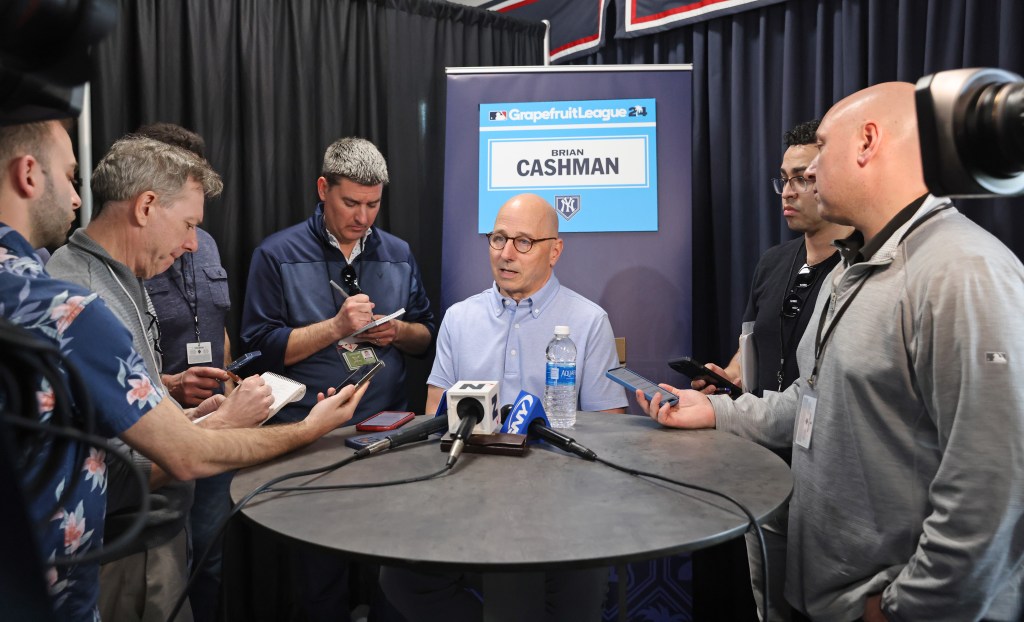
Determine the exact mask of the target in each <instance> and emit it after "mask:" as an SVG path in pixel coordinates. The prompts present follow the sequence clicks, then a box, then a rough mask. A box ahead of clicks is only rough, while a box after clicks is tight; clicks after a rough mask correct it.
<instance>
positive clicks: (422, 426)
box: [356, 391, 448, 458]
mask: <svg viewBox="0 0 1024 622" xmlns="http://www.w3.org/2000/svg"><path fill="white" fill-rule="evenodd" d="M447 395H448V392H447V391H445V392H444V393H442V394H441V401H439V402H438V403H437V412H435V413H434V416H433V417H432V418H430V419H428V420H426V421H421V422H419V423H417V424H416V425H411V426H409V427H407V428H402V429H401V430H399V431H397V432H395V433H394V434H388V435H387V436H385V437H384V438H382V439H380V440H379V441H376V442H374V443H370V444H369V445H367V446H366V447H363V448H362V449H360V450H359V451H357V452H356V456H358V458H365V457H366V456H372V455H373V454H377V453H380V452H382V451H385V450H387V449H394V448H396V447H401V446H402V445H407V444H409V443H415V442H418V441H422V440H425V439H426V438H427V437H428V436H430V435H431V434H434V433H436V432H440V431H442V430H446V429H448V417H447V415H448V400H447Z"/></svg>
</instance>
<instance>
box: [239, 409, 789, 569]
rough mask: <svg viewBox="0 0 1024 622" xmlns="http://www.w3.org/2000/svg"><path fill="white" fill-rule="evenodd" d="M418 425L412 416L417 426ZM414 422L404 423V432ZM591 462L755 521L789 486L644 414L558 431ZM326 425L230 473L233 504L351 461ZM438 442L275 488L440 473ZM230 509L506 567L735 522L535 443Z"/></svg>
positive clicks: (721, 442)
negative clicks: (283, 478)
mask: <svg viewBox="0 0 1024 622" xmlns="http://www.w3.org/2000/svg"><path fill="white" fill-rule="evenodd" d="M420 420H423V417H417V420H416V422H413V423H417V422H419V421H420ZM408 425H413V424H408ZM568 433H569V435H570V436H572V437H574V438H575V439H576V440H577V442H579V443H581V444H583V445H586V446H587V447H589V448H590V449H593V450H594V451H596V452H597V454H598V456H600V457H601V458H603V459H605V460H608V461H611V462H614V463H617V464H621V465H624V466H628V467H631V468H634V469H638V470H642V471H649V472H653V473H657V474H659V475H663V476H665V477H669V478H673V479H676V480H681V481H684V482H687V483H690V484H695V485H698V486H702V487H705V488H710V489H712V490H716V491H720V492H723V493H725V494H727V495H729V496H731V497H733V498H734V499H736V500H738V501H740V502H741V503H743V504H744V505H746V507H747V508H748V509H749V510H750V512H751V513H752V514H753V515H754V516H755V517H756V518H757V520H758V521H759V522H761V521H763V520H764V519H765V518H767V517H768V516H770V515H771V514H772V513H774V512H775V511H776V510H777V509H778V508H779V507H780V506H781V505H782V504H783V503H784V502H785V501H786V500H787V499H788V497H789V494H790V491H791V490H792V484H793V480H792V477H791V475H790V472H789V468H788V467H787V466H786V464H785V462H783V461H782V459H780V458H779V457H778V456H776V455H775V454H773V453H772V452H770V451H769V450H767V449H765V448H763V447H761V446H759V445H757V444H755V443H752V442H750V441H747V440H744V439H741V438H738V437H736V436H734V435H732V434H728V433H725V432H719V431H716V430H699V431H689V430H670V429H666V428H662V427H661V426H659V425H658V424H657V423H656V422H654V421H653V420H651V419H650V418H649V417H645V416H636V415H619V414H608V413H586V412H584V413H580V414H579V416H578V418H577V422H576V427H575V429H573V430H571V431H569V432H568ZM353 434H357V432H356V431H355V430H354V429H353V428H351V427H349V428H344V429H341V430H336V431H334V432H332V433H330V434H328V435H327V436H325V437H323V438H322V439H320V440H319V441H317V442H316V443H313V444H312V445H310V446H309V447H307V448H305V449H303V450H300V451H297V452H294V453H292V454H289V455H287V456H284V457H282V458H279V459H277V460H275V461H272V462H269V463H267V464H264V465H260V466H258V467H253V468H250V469H246V470H243V471H240V472H239V473H238V474H237V475H236V476H235V478H234V481H233V483H232V486H231V492H232V496H233V498H234V499H235V501H236V502H237V501H238V500H239V499H240V498H242V497H243V496H244V495H246V494H247V493H248V492H250V491H251V490H253V489H254V488H256V487H257V486H258V485H260V484H262V483H264V482H266V481H267V480H269V479H271V478H273V477H276V476H279V475H282V474H285V473H289V472H293V471H298V470H303V469H309V468H314V467H318V466H326V465H328V464H331V463H333V462H337V461H338V460H341V459H342V458H344V457H345V456H347V455H350V454H351V453H352V451H353V450H352V449H351V448H348V447H346V446H345V445H344V439H345V437H347V436H351V435H353ZM439 444H440V441H439V440H437V439H436V438H434V439H431V440H429V441H425V442H420V443H415V444H411V445H406V446H404V447H400V448H398V449H395V450H392V451H388V452H384V453H381V454H378V455H376V456H373V457H370V458H367V459H364V460H361V461H357V462H353V463H351V464H349V465H347V466H345V467H344V468H341V469H338V470H337V471H334V472H333V473H330V474H327V475H321V476H316V477H304V478H298V479H295V480H290V481H289V482H288V483H286V484H282V485H297V484H299V483H303V482H309V483H311V484H315V485H326V484H349V483H362V482H379V481H387V480H396V479H403V478H408V477H416V476H421V475H426V474H429V473H433V472H435V471H438V470H440V469H442V468H443V467H444V464H445V460H446V458H447V454H446V453H442V452H441V451H440V449H439ZM242 513H243V514H244V515H245V516H246V517H247V518H249V519H250V520H252V521H254V522H255V523H257V524H258V525H261V526H262V527H264V528H266V529H268V530H270V531H272V532H276V533H277V534H280V535H281V536H283V537H285V538H290V539H294V540H298V541H301V542H304V543H307V544H312V545H315V546H319V547H323V548H325V549H329V550H334V551H338V552H341V553H344V554H345V555H347V556H350V557H352V558H355V559H363V560H370V561H373V562H375V563H383V564H390V565H416V566H418V567H430V568H432V569H437V570H444V569H453V568H460V569H463V570H475V571H480V572H488V571H491V572H510V571H513V572H519V571H536V570H540V569H554V568H561V569H568V568H582V567H591V566H598V565H611V564H616V563H623V562H629V561H639V560H644V559H652V558H657V557H664V556H667V555H672V554H676V553H681V552H686V551H691V550H695V549H699V548H703V547H707V546H711V545H714V544H717V543H719V542H723V541H725V540H728V539H731V538H734V537H737V536H739V535H741V534H742V533H743V532H744V531H745V530H746V527H747V519H746V516H745V515H744V514H743V513H742V512H741V511H740V510H739V509H738V508H736V506H734V505H733V504H731V503H729V502H728V501H726V500H724V499H722V498H720V497H717V496H715V495H712V494H709V493H705V492H698V491H694V490H690V489H685V488H682V487H679V486H675V485H672V484H667V483H664V482H659V481H654V480H647V479H642V478H637V477H634V476H631V475H628V474H625V473H621V472H619V471H616V470H614V469H612V468H610V467H608V466H605V465H602V464H599V463H595V462H588V461H586V460H583V459H581V458H578V457H576V456H574V455H572V454H568V453H565V452H563V451H561V450H559V449H556V448H554V447H551V446H549V445H547V444H544V443H539V444H532V445H531V446H530V448H529V450H528V452H527V454H526V455H525V456H522V457H515V456H492V455H480V454H468V453H464V454H463V455H462V457H461V458H460V459H459V462H458V463H457V464H456V465H455V468H454V469H452V471H451V472H449V473H448V474H446V475H444V476H442V477H438V478H436V479H433V480H429V481H423V482H416V483H412V484H404V485H400V486H391V487H384V488H372V489H355V490H337V491H327V492H301V493H300V492H271V493H264V494H262V495H259V496H257V497H256V498H255V499H254V500H253V501H251V502H250V503H249V505H248V506H246V508H245V509H243V510H242Z"/></svg>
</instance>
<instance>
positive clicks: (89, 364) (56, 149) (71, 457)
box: [0, 121, 365, 621]
mask: <svg viewBox="0 0 1024 622" xmlns="http://www.w3.org/2000/svg"><path fill="white" fill-rule="evenodd" d="M76 166H77V163H76V161H75V157H74V153H73V151H72V149H71V140H70V138H69V136H68V134H67V131H66V130H65V129H64V128H63V127H62V126H61V124H60V123H58V122H56V121H48V122H41V123H30V124H23V125H16V126H10V127H0V314H2V315H3V316H4V317H5V318H6V319H8V320H10V321H12V322H14V323H15V324H17V325H19V326H21V327H22V328H24V329H26V330H28V331H29V332H31V333H32V334H34V335H35V336H37V337H38V338H39V339H40V340H41V341H46V342H49V343H52V344H54V345H57V346H58V347H59V348H60V351H61V353H62V354H63V356H64V358H65V360H67V361H69V362H70V363H71V364H73V365H74V367H75V368H76V369H77V370H78V371H79V373H80V374H81V375H82V377H83V379H84V381H85V382H84V384H85V386H87V387H88V389H89V397H90V399H91V401H92V403H93V404H95V405H96V406H97V413H96V424H97V428H98V429H97V432H98V433H99V434H102V435H107V436H111V437H113V436H119V437H120V438H121V439H122V440H124V441H125V442H127V443H128V444H129V445H131V446H132V447H134V448H136V449H138V450H139V451H141V452H143V453H144V454H145V455H147V456H148V457H150V458H151V459H152V460H153V461H154V462H156V463H158V464H159V465H160V466H161V467H162V468H163V469H164V470H165V471H167V472H168V473H169V474H171V475H172V476H173V477H175V478H177V479H180V480H189V479H194V478H196V477H205V476H208V475H213V474H216V473H220V472H223V471H225V470H229V469H233V468H239V467H242V466H247V465H251V464H255V463H257V462H261V461H264V460H267V459H269V458H271V457H274V456H277V455H280V454H282V453H284V452H287V451H290V450H292V449H295V448H297V447H300V446H302V445H305V444H308V443H310V442H312V441H314V440H316V439H317V438H319V437H320V436H322V435H323V434H326V433H327V432H328V431H330V430H333V429H334V428H336V427H338V426H340V425H342V424H344V423H345V422H347V421H348V420H349V419H351V417H352V413H353V412H354V410H355V406H356V404H357V403H358V402H359V398H361V397H362V394H363V392H364V391H365V385H364V387H363V388H361V389H360V390H359V391H354V390H353V389H352V388H351V387H346V389H344V390H342V391H341V392H340V393H338V394H336V395H333V396H330V397H327V398H325V399H323V400H322V401H321V402H319V403H318V404H317V405H316V406H315V407H314V408H313V409H312V410H311V412H310V414H309V416H308V417H307V418H306V419H304V420H303V421H302V422H300V423H297V424H292V425H282V426H274V427H273V428H262V429H228V430H210V429H205V428H203V427H202V426H200V425H193V424H192V423H191V421H189V419H188V418H187V417H186V416H184V414H183V413H182V411H181V410H180V408H179V407H178V406H177V405H176V404H174V403H173V400H170V399H164V398H165V395H164V393H163V391H162V389H161V388H160V385H159V381H157V382H154V379H152V378H151V377H150V376H149V375H148V374H147V373H146V370H145V365H144V363H143V359H142V357H140V356H139V354H138V352H136V351H135V350H134V349H133V348H132V338H131V335H130V333H129V332H128V330H127V329H126V328H125V327H124V325H123V324H121V323H120V322H119V321H118V320H117V319H116V318H115V317H114V315H113V314H112V313H111V312H110V310H109V309H108V308H107V307H106V306H105V305H104V303H103V301H102V300H100V299H99V298H98V297H97V295H96V294H94V293H92V292H89V291H87V290H85V289H84V288H81V287H78V286H75V285H71V284H69V283H65V282H62V281H58V280H56V279H54V278H52V277H51V276H50V275H49V274H47V273H46V271H45V270H44V269H43V266H42V265H41V263H40V262H39V259H38V257H37V256H36V255H35V253H34V252H33V250H32V249H33V248H39V247H43V246H54V245H57V244H60V243H62V242H63V241H64V238H65V236H66V235H67V231H68V229H69V228H70V226H71V223H72V221H73V219H74V210H75V209H77V208H78V207H79V206H80V204H81V199H80V198H79V196H78V193H77V192H76V190H75V187H74V176H75V170H76ZM67 390H69V388H68V387H65V391H67ZM332 393H333V391H332ZM6 401H7V399H6V396H4V395H2V394H0V405H2V404H4V403H6ZM37 402H38V404H39V415H38V416H39V420H41V421H44V422H45V421H47V420H49V419H50V418H51V417H52V414H53V408H54V406H55V397H54V391H53V388H52V387H51V386H49V384H48V383H47V382H46V381H45V380H42V379H41V380H40V382H39V389H38V391H37ZM21 414H25V413H21ZM75 415H78V413H77V412H76V413H75ZM76 423H84V422H76ZM65 447H66V449H65V450H63V453H62V455H59V456H58V455H56V454H55V453H54V451H55V449H54V446H53V445H52V443H51V442H49V441H48V442H47V443H46V444H44V445H43V448H42V450H41V451H34V452H32V454H31V455H19V456H14V460H15V463H16V467H17V469H18V472H19V476H20V477H19V479H20V483H21V484H22V485H24V484H25V483H27V482H32V481H39V479H40V477H41V473H40V471H41V469H42V468H43V467H44V463H45V464H46V465H53V464H54V463H57V462H59V466H60V468H58V469H55V470H54V471H52V472H50V473H49V474H48V475H47V476H46V477H47V479H46V486H44V487H43V488H42V492H41V493H37V494H36V495H35V496H34V497H32V496H29V497H28V498H27V501H28V506H29V507H28V508H27V511H28V514H29V520H30V523H31V524H32V525H34V526H35V528H36V533H35V534H34V535H35V540H36V543H37V546H38V547H39V552H40V560H41V561H44V562H46V561H52V560H54V559H55V558H58V557H65V556H69V555H76V554H79V555H80V554H82V553H84V552H86V551H89V550H92V549H96V548H99V547H100V546H101V544H102V543H101V540H102V534H103V522H104V512H105V507H106V493H107V479H106V475H107V474H106V465H105V462H104V455H103V453H102V452H101V451H98V450H96V449H93V448H90V447H88V446H87V445H84V444H82V443H70V444H69V445H66V446H65ZM68 486H73V488H72V489H71V490H70V491H69V494H67V496H64V497H63V501H62V503H61V507H60V508H59V509H58V511H57V512H56V513H55V514H52V515H51V514H49V513H50V512H52V511H53V508H54V506H55V504H56V502H57V501H58V500H61V499H62V495H64V494H65V489H66V488H67V487H68ZM23 487H24V486H23ZM23 492H25V494H26V495H31V494H32V491H30V490H29V489H28V488H25V489H24V491H23ZM14 510H15V511H19V510H21V508H14ZM97 578H98V566H97V564H96V563H86V564H73V565H70V566H61V567H56V568H54V567H51V568H50V569H49V570H48V571H47V573H46V579H47V583H48V586H49V590H50V595H51V598H52V603H53V608H54V611H55V613H56V617H57V619H60V620H62V621H63V620H94V619H98V615H97V613H96V599H97V586H98V581H97Z"/></svg>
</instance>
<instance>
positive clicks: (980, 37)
mask: <svg viewBox="0 0 1024 622" xmlns="http://www.w3.org/2000/svg"><path fill="white" fill-rule="evenodd" d="M611 8H612V10H613V11H614V3H612V7H611ZM614 19H615V16H614V15H609V20H610V24H611V26H612V27H613V26H614V21H613V20H614ZM1022 29H1024V3H1021V2H1019V1H1018V0H790V1H789V2H784V3H781V4H774V5H771V6H767V7H764V8H759V9H752V10H749V11H746V12H743V13H739V14H736V15H731V16H728V17H722V18H718V19H712V20H709V21H705V22H699V23H697V24H694V25H692V26H686V27H682V28H677V29H675V30H670V31H666V32H661V33H657V34H653V35H649V36H646V37H641V38H636V39H619V40H615V39H610V40H609V41H608V44H607V45H606V46H605V47H604V48H603V49H602V50H600V51H599V52H598V53H597V54H595V55H593V56H590V57H587V58H585V59H582V60H580V61H578V62H580V63H586V64H636V63H693V78H694V81H693V84H694V86H693V92H694V96H693V97H694V104H693V162H694V171H693V184H694V185H693V215H694V224H693V254H694V257H703V258H707V259H710V261H702V262H701V263H702V265H703V266H704V268H702V270H700V271H698V272H696V273H695V274H694V293H695V296H694V307H695V308H694V323H695V326H700V327H701V329H700V330H695V331H694V351H695V355H696V357H698V358H700V359H703V360H710V361H715V362H719V363H725V362H728V360H729V358H730V357H731V356H732V353H733V352H735V351H736V338H737V336H738V335H739V327H740V323H741V320H742V316H743V309H744V307H745V306H746V299H747V293H748V289H749V286H750V281H751V278H752V277H753V272H754V266H755V264H756V263H757V259H758V258H759V257H760V255H761V254H762V253H763V252H764V251H765V250H766V249H767V248H768V247H770V246H772V245H774V244H778V243H779V242H781V241H784V240H787V239H790V238H791V237H793V234H792V232H790V231H789V230H788V229H787V227H786V223H785V220H784V219H783V218H782V213H781V209H780V201H779V197H778V195H776V194H775V193H774V192H773V191H772V189H771V187H770V186H769V183H768V179H769V178H770V177H773V176H775V175H776V174H777V172H778V168H779V163H780V161H781V159H782V151H783V143H782V134H783V132H784V131H785V130H787V129H789V128H790V127H792V126H793V125H795V124H796V123H799V122H801V121H806V120H809V119H813V118H816V117H820V116H821V115H823V114H824V113H825V112H826V111H827V110H828V108H829V107H830V106H831V105H832V104H833V103H835V102H836V101H838V100H839V99H842V98H843V97H845V96H847V95H849V94H851V93H853V92H854V91H857V90H859V89H862V88H864V87H866V86H869V85H872V84H877V83H879V82H886V81H891V80H901V81H907V82H916V81H917V79H918V78H920V77H921V76H924V75H927V74H929V73H933V72H936V71H942V70H945V69H956V68H961V67H982V66H991V67H1000V68H1003V69H1007V70H1010V71H1013V72H1016V73H1018V74H1024V38H1022V37H1021V36H1020V33H1021V32H1022ZM957 203H958V205H959V206H960V207H961V209H962V210H963V211H964V212H965V213H967V214H968V215H969V216H970V217H971V218H973V219H975V221H977V222H978V223H979V224H981V225H982V226H984V227H985V228H986V229H988V230H989V231H991V232H992V233H994V234H995V235H996V236H998V237H999V238H1000V239H1001V240H1002V241H1003V242H1004V243H1006V244H1007V245H1008V246H1009V247H1010V248H1011V249H1013V250H1014V251H1015V252H1016V253H1017V255H1018V256H1024V236H1021V235H1020V232H1022V231H1024V199H1001V200H972V201H963V200H960V201H957ZM1015 234H1016V235H1015ZM697 294H699V295H697Z"/></svg>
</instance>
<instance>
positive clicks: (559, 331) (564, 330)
mask: <svg viewBox="0 0 1024 622" xmlns="http://www.w3.org/2000/svg"><path fill="white" fill-rule="evenodd" d="M555 334H556V335H559V336H561V337H568V336H569V327H568V326H556V327H555Z"/></svg>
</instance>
